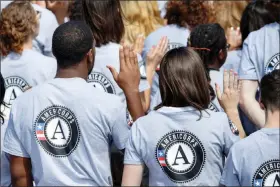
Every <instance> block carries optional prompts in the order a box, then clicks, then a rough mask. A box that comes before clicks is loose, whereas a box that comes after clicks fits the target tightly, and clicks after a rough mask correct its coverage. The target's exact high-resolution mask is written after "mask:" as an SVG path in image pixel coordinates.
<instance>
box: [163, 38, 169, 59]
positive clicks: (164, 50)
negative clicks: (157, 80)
mask: <svg viewBox="0 0 280 187" xmlns="http://www.w3.org/2000/svg"><path fill="white" fill-rule="evenodd" d="M167 47H168V38H167V36H166V37H165V39H164V44H163V49H162V52H163V55H164V54H165V53H166V51H167Z"/></svg>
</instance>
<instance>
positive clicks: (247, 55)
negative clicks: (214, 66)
mask: <svg viewBox="0 0 280 187" xmlns="http://www.w3.org/2000/svg"><path fill="white" fill-rule="evenodd" d="M250 40H251V37H250V36H249V37H248V38H247V39H246V40H245V41H244V44H243V47H242V57H241V63H240V66H239V72H238V74H239V78H240V79H245V80H258V77H257V71H256V67H255V64H254V61H256V59H254V56H256V50H254V47H253V46H251V45H252V43H251V42H250Z"/></svg>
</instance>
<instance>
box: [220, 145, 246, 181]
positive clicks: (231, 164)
mask: <svg viewBox="0 0 280 187" xmlns="http://www.w3.org/2000/svg"><path fill="white" fill-rule="evenodd" d="M234 151H235V149H234V147H233V148H232V149H231V151H230V153H229V155H228V158H227V161H226V164H225V167H224V171H223V175H222V178H221V180H220V184H222V185H225V186H241V185H240V182H239V179H238V172H237V168H236V161H235V159H234V154H233V152H234Z"/></svg>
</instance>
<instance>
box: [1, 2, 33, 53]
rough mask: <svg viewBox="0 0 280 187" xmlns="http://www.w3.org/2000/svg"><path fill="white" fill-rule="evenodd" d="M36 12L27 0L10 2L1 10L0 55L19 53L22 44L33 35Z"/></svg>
mask: <svg viewBox="0 0 280 187" xmlns="http://www.w3.org/2000/svg"><path fill="white" fill-rule="evenodd" d="M37 24H38V23H37V18H36V12H35V10H34V9H33V7H32V5H31V4H30V3H29V2H26V1H25V2H24V1H19V2H16V1H14V2H12V3H10V4H9V5H8V6H7V7H6V8H4V9H3V10H2V12H1V17H0V33H1V38H0V46H1V55H2V56H6V55H8V54H9V53H10V52H15V53H21V52H22V50H23V44H24V43H25V42H26V41H27V40H28V39H29V37H33V36H34V35H35V33H36V28H37Z"/></svg>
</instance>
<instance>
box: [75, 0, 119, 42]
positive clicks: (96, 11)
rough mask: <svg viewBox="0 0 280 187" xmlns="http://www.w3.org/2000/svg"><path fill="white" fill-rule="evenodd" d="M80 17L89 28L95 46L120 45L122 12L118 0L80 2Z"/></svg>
mask: <svg viewBox="0 0 280 187" xmlns="http://www.w3.org/2000/svg"><path fill="white" fill-rule="evenodd" d="M80 1H81V2H82V11H83V13H82V15H83V18H84V20H85V21H86V23H87V24H88V25H89V26H90V28H91V30H92V33H93V37H94V39H95V41H96V46H97V47H100V46H101V45H106V44H108V43H109V42H115V43H120V41H121V39H122V37H123V35H124V24H123V20H122V10H121V5H120V1H119V0H102V1H99V0H98V1H96V0H80Z"/></svg>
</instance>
